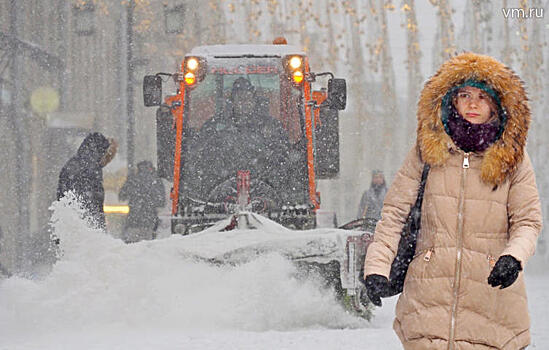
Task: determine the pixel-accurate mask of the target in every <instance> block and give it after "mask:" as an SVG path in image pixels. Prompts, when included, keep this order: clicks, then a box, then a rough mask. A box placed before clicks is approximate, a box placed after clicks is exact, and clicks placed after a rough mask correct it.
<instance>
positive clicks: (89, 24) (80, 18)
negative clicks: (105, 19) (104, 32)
mask: <svg viewBox="0 0 549 350" xmlns="http://www.w3.org/2000/svg"><path fill="white" fill-rule="evenodd" d="M73 13H74V31H75V32H76V34H78V35H80V36H88V35H92V34H93V33H95V5H94V4H93V3H91V2H86V3H85V4H83V5H76V6H74V7H73Z"/></svg>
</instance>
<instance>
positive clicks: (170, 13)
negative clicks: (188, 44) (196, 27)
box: [164, 4, 185, 34]
mask: <svg viewBox="0 0 549 350" xmlns="http://www.w3.org/2000/svg"><path fill="white" fill-rule="evenodd" d="M184 16H185V6H184V5H182V4H180V5H175V6H172V7H168V6H167V5H164V23H165V25H166V33H168V34H180V33H183V29H184V22H183V18H184Z"/></svg>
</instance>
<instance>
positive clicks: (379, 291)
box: [364, 275, 389, 306]
mask: <svg viewBox="0 0 549 350" xmlns="http://www.w3.org/2000/svg"><path fill="white" fill-rule="evenodd" d="M364 284H365V285H366V294H368V298H370V301H371V302H372V304H374V305H376V306H381V297H382V296H383V294H385V291H386V290H387V288H388V287H389V280H388V279H387V277H385V276H381V275H368V276H366V280H365V281H364Z"/></svg>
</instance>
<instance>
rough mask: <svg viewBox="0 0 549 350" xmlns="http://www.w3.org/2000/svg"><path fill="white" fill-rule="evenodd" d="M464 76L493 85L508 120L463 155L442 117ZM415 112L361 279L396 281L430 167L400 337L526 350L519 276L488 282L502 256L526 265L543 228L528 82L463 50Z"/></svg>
mask: <svg viewBox="0 0 549 350" xmlns="http://www.w3.org/2000/svg"><path fill="white" fill-rule="evenodd" d="M467 79H476V80H479V81H484V82H486V83H487V84H489V85H490V86H491V87H493V88H494V89H495V90H496V91H497V92H498V94H499V96H500V98H501V105H502V106H503V107H504V108H505V109H506V111H507V115H508V120H507V123H506V127H505V130H504V132H503V134H502V136H501V138H500V139H499V140H498V141H496V142H495V143H494V144H493V145H491V146H490V147H489V148H488V149H487V150H486V151H484V152H482V153H480V154H477V153H464V152H463V151H461V150H460V149H458V148H457V147H456V146H455V145H454V143H453V142H452V140H451V139H450V137H449V136H448V135H447V134H446V132H445V131H444V127H443V125H442V121H441V118H440V106H441V100H442V97H444V95H445V93H446V92H447V91H448V90H449V89H450V88H451V87H453V86H456V85H458V84H460V83H462V82H463V81H465V80H467ZM417 116H418V135H417V144H416V145H415V146H414V147H413V148H412V150H411V151H410V152H409V154H408V156H407V158H406V160H405V162H404V164H403V165H402V167H401V169H400V170H399V172H398V173H397V175H396V177H395V179H394V181H393V183H392V185H391V188H390V189H389V191H388V193H387V196H386V198H385V202H384V207H383V211H382V219H381V220H380V222H379V223H378V225H377V228H376V232H375V236H374V242H373V243H372V244H371V245H370V246H369V248H368V251H367V254H366V260H365V271H364V274H365V275H369V274H379V275H383V276H389V271H390V267H391V262H392V261H393V259H394V257H395V255H396V251H397V248H398V241H399V239H400V232H401V230H402V227H403V225H404V222H405V220H406V217H407V215H408V213H409V211H410V208H411V206H412V205H413V203H414V202H415V200H416V197H417V192H418V187H419V182H420V180H421V172H422V168H423V164H424V163H428V164H430V165H431V170H430V172H429V176H428V179H427V183H426V187H425V195H424V200H423V206H422V217H421V233H420V236H419V238H418V242H417V248H416V256H415V258H414V259H413V260H412V262H411V264H410V267H409V269H408V274H407V276H406V280H405V284H404V291H403V293H402V294H401V295H400V298H399V300H398V304H397V307H396V318H395V321H394V329H395V331H396V333H397V335H398V336H399V338H400V340H401V341H402V344H403V346H404V348H405V349H406V350H412V349H414V350H415V349H418V350H426V349H441V350H442V349H445V350H446V349H449V350H452V349H456V350H457V349H460V350H468V349H479V350H480V349H483V350H488V349H505V350H518V349H522V348H524V347H526V346H527V345H528V344H529V342H530V333H529V327H530V321H529V315H528V308H527V300H526V291H525V286H524V280H523V276H522V272H521V273H520V275H519V278H518V279H517V281H516V282H515V283H514V284H513V285H511V286H510V287H508V288H506V289H499V288H493V287H491V286H490V285H489V284H488V283H487V279H488V276H489V274H490V271H491V269H492V267H493V265H494V264H495V262H496V261H497V259H498V258H499V257H500V256H502V255H507V254H509V255H512V256H513V257H515V258H516V259H517V260H519V261H520V262H521V264H522V266H523V268H524V266H525V265H526V262H527V261H528V258H529V257H530V256H532V254H533V253H534V250H535V245H536V239H537V236H538V234H539V232H540V230H541V225H542V224H541V221H542V219H541V218H542V215H541V209H540V202H539V196H538V191H537V187H536V182H535V178H534V172H533V169H532V165H531V162H530V159H529V157H528V155H527V153H526V151H525V142H526V136H527V130H528V125H529V122H530V111H529V108H528V105H527V99H526V94H525V91H524V88H523V86H522V82H521V81H520V79H519V78H518V77H517V76H516V75H515V74H514V73H513V72H512V71H511V70H510V69H509V68H507V67H506V66H504V65H503V64H501V63H499V62H498V61H496V60H494V59H493V58H491V57H488V56H482V55H476V54H472V53H466V54H462V55H459V56H456V57H454V58H452V59H451V60H449V61H447V62H446V63H445V64H443V66H442V67H441V69H440V70H439V71H438V72H437V74H436V75H435V76H433V77H432V78H431V79H430V80H429V81H428V82H427V83H426V85H425V88H424V89H423V91H422V93H421V96H420V101H419V104H418V114H417Z"/></svg>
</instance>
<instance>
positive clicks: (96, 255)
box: [0, 207, 549, 350]
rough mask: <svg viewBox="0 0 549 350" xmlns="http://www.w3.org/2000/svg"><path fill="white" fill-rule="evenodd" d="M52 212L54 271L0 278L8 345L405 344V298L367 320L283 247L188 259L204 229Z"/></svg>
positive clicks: (544, 304) (548, 324)
mask: <svg viewBox="0 0 549 350" xmlns="http://www.w3.org/2000/svg"><path fill="white" fill-rule="evenodd" d="M55 215H56V216H57V218H58V219H59V221H58V222H57V224H56V232H57V233H58V235H59V236H60V238H61V242H62V249H63V256H62V258H61V259H60V260H59V261H58V262H57V263H56V265H55V266H54V267H53V269H52V270H51V271H50V272H49V273H48V274H45V275H44V276H42V277H38V278H33V279H25V278H21V277H11V278H9V279H6V280H3V281H1V282H0V349H10V350H16V349H41V350H47V349H131V350H138V349H206V350H208V349H215V350H218V349H384V350H391V349H395V350H396V349H400V348H401V347H400V343H399V341H398V339H397V338H396V336H395V335H394V333H393V331H392V329H391V325H392V319H393V312H394V305H395V303H396V298H391V299H388V300H384V306H383V307H382V308H380V309H377V310H376V315H375V318H374V320H373V321H372V322H370V323H369V322H366V321H364V320H362V319H358V318H356V317H353V316H351V315H349V314H347V313H346V312H345V311H344V310H343V309H342V308H341V307H340V306H339V304H338V303H337V302H336V301H335V300H334V298H333V296H332V294H331V293H330V292H329V291H326V290H323V289H322V287H321V285H320V283H319V282H318V281H315V280H308V281H302V280H297V279H295V278H294V277H293V276H294V273H295V268H294V267H293V265H292V264H291V263H290V262H289V261H288V260H286V259H285V258H284V257H282V256H281V255H279V254H276V253H267V254H266V255H264V256H261V257H259V258H257V259H254V260H251V261H249V262H247V263H244V264H240V265H237V266H213V265H211V264H207V263H204V262H201V261H199V260H195V259H192V258H189V254H188V251H189V250H191V251H192V249H196V245H197V244H198V242H200V240H199V239H198V238H193V239H189V238H185V237H168V238H164V239H159V240H157V241H146V242H140V243H136V244H131V245H125V244H124V243H122V242H121V241H120V240H117V239H114V238H112V237H111V236H108V235H105V234H102V233H100V232H98V231H93V230H90V229H88V228H86V227H85V226H84V225H83V223H82V222H81V221H80V220H79V219H77V218H76V217H75V215H74V211H73V209H72V208H63V207H61V208H57V209H56V214H55ZM272 228H273V227H270V229H269V230H267V231H270V230H271V229H272ZM232 234H234V232H233V233H232ZM260 234H262V235H267V234H268V232H260ZM310 234H311V235H312V234H314V232H310ZM216 244H220V245H221V244H224V243H223V241H218V242H216ZM218 249H219V250H220V251H222V250H223V249H222V248H220V247H218V248H216V249H213V248H212V252H213V251H217V250H218ZM527 285H528V293H529V300H530V311H531V315H532V333H533V336H532V337H533V344H532V345H531V347H530V348H531V349H548V348H549V321H547V318H546V316H547V315H546V314H547V311H548V310H549V278H548V274H547V273H544V274H543V275H542V274H536V275H527Z"/></svg>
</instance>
